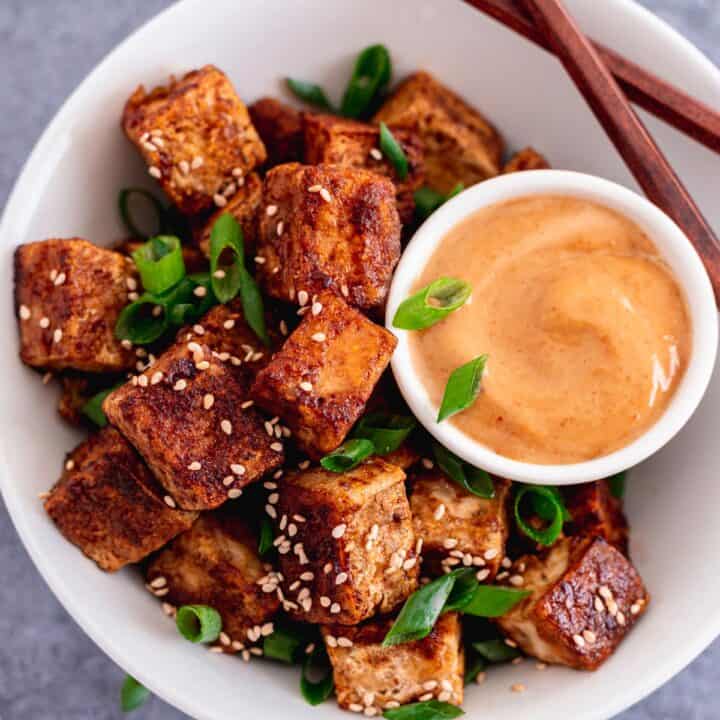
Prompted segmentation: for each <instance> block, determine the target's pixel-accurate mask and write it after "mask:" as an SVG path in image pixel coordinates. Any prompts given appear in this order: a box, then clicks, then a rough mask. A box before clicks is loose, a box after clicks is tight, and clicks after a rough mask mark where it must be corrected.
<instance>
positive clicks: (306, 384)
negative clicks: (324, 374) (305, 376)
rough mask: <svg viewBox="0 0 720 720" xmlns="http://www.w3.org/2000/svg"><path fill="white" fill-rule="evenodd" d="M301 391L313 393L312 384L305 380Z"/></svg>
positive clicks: (301, 385)
mask: <svg viewBox="0 0 720 720" xmlns="http://www.w3.org/2000/svg"><path fill="white" fill-rule="evenodd" d="M299 387H300V389H301V390H304V391H305V392H312V389H313V386H312V383H310V382H308V381H307V380H304V381H303V382H301V383H300V385H299Z"/></svg>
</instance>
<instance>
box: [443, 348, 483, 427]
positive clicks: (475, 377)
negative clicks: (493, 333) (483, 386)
mask: <svg viewBox="0 0 720 720" xmlns="http://www.w3.org/2000/svg"><path fill="white" fill-rule="evenodd" d="M486 362H487V355H480V356H479V357H476V358H474V359H473V360H471V361H470V362H469V363H465V365H461V366H460V367H459V368H456V369H455V370H453V371H452V373H450V377H449V378H448V381H447V385H446V386H445V393H444V394H443V399H442V403H441V404H440V410H439V411H438V417H437V421H438V422H442V421H443V420H446V419H447V418H449V417H452V416H453V415H455V414H456V413H459V412H462V411H463V410H466V409H467V408H469V407H470V406H471V405H472V404H473V403H474V402H475V400H476V399H477V396H478V393H479V392H480V381H481V380H482V375H483V372H484V371H485V363H486Z"/></svg>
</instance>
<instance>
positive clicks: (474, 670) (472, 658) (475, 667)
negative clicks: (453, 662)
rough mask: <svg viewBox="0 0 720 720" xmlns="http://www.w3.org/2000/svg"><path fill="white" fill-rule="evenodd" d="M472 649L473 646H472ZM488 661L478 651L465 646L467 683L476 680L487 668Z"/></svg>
mask: <svg viewBox="0 0 720 720" xmlns="http://www.w3.org/2000/svg"><path fill="white" fill-rule="evenodd" d="M471 649H472V648H471ZM486 666H487V663H486V662H485V660H484V658H483V657H482V656H481V655H480V654H479V653H477V652H475V651H472V652H470V651H469V650H468V648H465V684H466V685H469V684H470V683H472V682H475V680H476V679H477V676H478V675H479V674H480V673H481V672H482V671H483V670H484V669H485V667H486Z"/></svg>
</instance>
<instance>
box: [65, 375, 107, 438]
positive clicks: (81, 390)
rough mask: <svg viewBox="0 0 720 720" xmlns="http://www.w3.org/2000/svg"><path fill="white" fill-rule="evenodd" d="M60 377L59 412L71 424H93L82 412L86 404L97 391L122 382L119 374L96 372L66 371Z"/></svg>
mask: <svg viewBox="0 0 720 720" xmlns="http://www.w3.org/2000/svg"><path fill="white" fill-rule="evenodd" d="M58 379H59V380H60V390H61V392H60V399H59V400H58V412H59V413H60V417H61V418H62V419H63V420H65V421H67V422H69V423H70V424H71V425H85V424H91V425H92V423H90V421H89V419H88V418H86V417H85V416H84V415H83V413H82V409H83V407H85V404H86V403H87V402H88V401H89V400H90V399H91V398H92V397H93V396H94V395H96V394H97V393H99V392H101V391H102V390H105V389H107V388H110V387H112V386H113V385H116V384H117V383H118V382H121V380H120V378H119V377H118V376H117V375H99V374H96V373H75V372H66V373H63V374H62V375H61V376H60V377H59V378H58Z"/></svg>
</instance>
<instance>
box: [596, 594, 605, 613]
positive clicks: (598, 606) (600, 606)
mask: <svg viewBox="0 0 720 720" xmlns="http://www.w3.org/2000/svg"><path fill="white" fill-rule="evenodd" d="M595 610H597V611H598V612H599V613H602V612H605V604H604V603H603V601H602V599H601V598H599V597H598V596H597V595H596V596H595Z"/></svg>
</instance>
